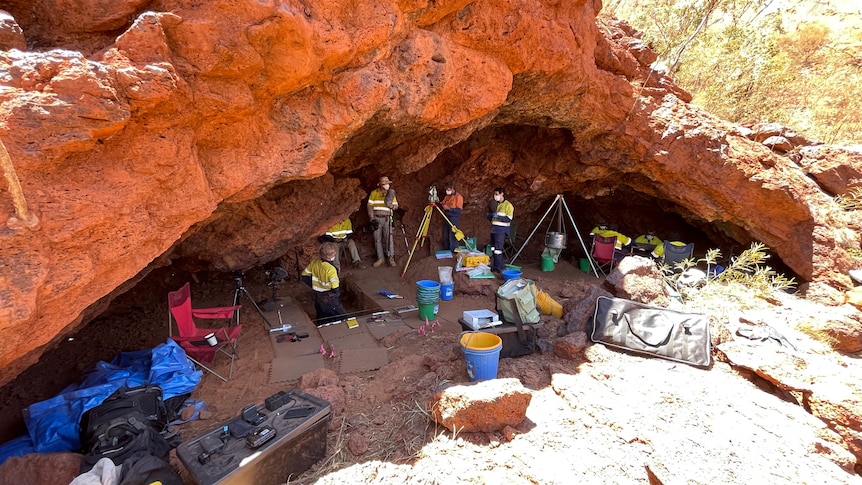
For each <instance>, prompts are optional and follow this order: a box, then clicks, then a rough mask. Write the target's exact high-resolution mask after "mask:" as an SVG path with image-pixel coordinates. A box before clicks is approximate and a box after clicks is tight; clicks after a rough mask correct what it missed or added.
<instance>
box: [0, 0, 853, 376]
mask: <svg viewBox="0 0 862 485" xmlns="http://www.w3.org/2000/svg"><path fill="white" fill-rule="evenodd" d="M4 8H6V9H7V11H8V12H9V13H10V14H11V15H12V17H13V18H14V19H15V21H16V22H17V26H18V27H20V30H21V31H22V32H23V37H24V39H25V40H26V45H27V46H28V48H29V49H30V50H20V48H21V47H23V46H22V45H21V43H20V38H16V36H15V31H16V26H15V25H14V24H10V23H9V21H8V20H4V22H3V24H2V25H0V30H2V32H3V35H4V39H7V40H5V41H4V45H5V46H6V47H15V49H11V50H4V51H0V72H2V73H3V76H2V77H0V84H2V89H0V120H2V124H0V140H2V143H3V144H4V145H5V148H6V149H7V150H8V153H9V156H10V159H11V168H9V167H7V168H5V169H4V171H5V172H6V175H7V177H6V178H4V182H2V183H0V188H2V189H3V190H2V191H0V193H2V194H13V192H14V185H15V184H16V183H17V182H14V180H16V179H17V180H18V181H20V185H21V190H20V192H21V194H22V195H23V201H22V200H15V198H14V197H9V196H6V197H0V223H3V227H2V229H0V240H2V242H0V330H2V331H3V333H4V335H5V336H6V338H4V339H3V341H2V342H0V368H2V369H3V370H2V372H0V383H5V382H8V381H9V380H10V379H11V378H12V377H14V376H15V375H17V374H18V373H19V372H20V371H21V370H22V369H23V368H25V367H26V366H28V365H30V364H32V363H34V362H35V361H36V360H37V359H38V356H39V355H40V354H41V352H43V351H44V350H45V349H47V348H49V347H50V346H51V345H52V344H53V343H55V342H57V341H58V339H60V338H61V337H62V336H63V335H65V334H67V333H68V332H71V331H72V330H74V329H75V328H76V326H78V325H79V324H81V322H86V321H87V320H88V319H89V318H92V316H93V315H96V314H98V313H99V312H101V311H102V310H103V309H104V308H105V307H106V306H107V304H108V303H110V300H111V299H112V298H113V297H114V296H116V295H117V294H119V293H122V292H123V291H126V290H127V289H128V288H129V287H130V286H131V285H134V283H135V282H136V281H138V280H139V279H140V278H142V277H143V276H144V275H146V274H147V273H148V272H149V271H150V270H152V269H153V268H154V267H157V266H161V265H166V264H170V263H171V261H173V260H176V259H177V258H186V259H189V260H197V261H200V262H201V263H202V264H204V265H207V266H209V267H212V268H215V269H220V270H238V269H239V270H244V269H248V268H251V267H254V266H256V265H259V264H262V263H266V262H269V261H273V260H276V259H278V258H279V257H282V256H284V255H285V254H286V253H287V254H290V253H293V251H292V250H302V249H305V248H307V247H309V246H310V245H311V242H312V241H313V236H315V235H316V234H318V233H320V232H322V230H323V229H324V228H326V227H328V226H329V225H330V224H332V223H334V222H336V221H338V220H340V219H342V218H343V217H345V216H347V215H350V214H351V213H353V212H354V211H356V210H357V209H360V208H361V207H362V203H363V202H362V198H363V197H364V196H365V194H366V193H367V192H368V191H369V190H370V188H371V187H372V186H373V183H374V181H375V180H376V179H377V177H378V176H379V175H382V174H386V175H388V176H390V177H392V178H393V179H395V181H396V183H395V187H396V189H397V190H398V191H399V201H400V202H401V204H402V206H403V207H405V208H407V210H408V212H407V213H408V214H409V219H407V220H415V222H418V220H419V219H420V213H421V210H420V208H421V207H424V206H425V204H426V203H427V192H426V190H425V189H426V187H427V186H428V185H430V184H432V183H437V182H439V181H440V180H441V179H443V178H455V179H457V180H458V181H459V184H460V186H461V187H462V193H463V194H464V195H465V216H464V218H462V225H463V226H464V228H465V229H468V230H472V232H480V231H481V232H482V233H484V232H485V231H487V229H486V228H487V225H486V224H487V223H486V222H485V221H484V220H483V219H482V218H481V214H482V213H483V212H484V206H485V204H486V202H487V200H489V199H490V194H491V191H492V190H493V187H495V186H498V185H503V184H505V185H506V186H507V188H508V190H509V194H510V195H509V199H510V200H512V201H513V203H514V204H515V206H516V207H517V212H516V214H522V215H526V214H529V213H531V212H535V211H537V210H539V209H540V208H543V207H545V206H546V205H547V203H548V201H549V200H550V199H551V198H552V194H556V193H565V194H572V195H574V196H576V197H577V198H578V199H579V200H580V201H581V202H582V206H581V208H582V209H583V210H584V211H585V212H584V213H585V214H589V213H590V212H589V211H595V212H602V211H605V212H606V213H610V214H614V215H616V216H617V217H618V218H619V219H620V223H621V225H624V224H628V225H629V226H630V227H632V228H633V230H634V229H639V228H640V227H639V225H640V224H643V219H644V218H643V211H642V210H641V208H642V207H649V208H651V209H653V210H654V209H655V208H659V209H660V211H661V212H662V213H664V214H674V215H675V216H676V217H677V218H678V219H679V220H681V221H684V223H685V224H687V225H688V226H690V227H693V228H696V229H697V230H699V231H701V232H703V233H704V234H705V235H706V237H708V238H713V239H715V240H718V239H723V240H726V241H733V242H736V243H738V244H739V245H742V246H745V245H747V244H748V243H749V242H751V241H762V242H764V243H765V244H766V245H767V246H769V247H770V248H771V250H772V251H774V252H775V253H776V254H777V255H778V257H780V259H781V260H782V261H783V263H784V264H786V265H787V266H788V267H789V268H791V269H792V271H793V272H795V273H796V274H797V275H798V276H799V277H800V278H801V279H802V280H803V281H806V282H810V284H808V285H806V286H807V288H806V289H807V290H808V291H810V292H811V294H814V295H825V296H826V297H830V295H832V296H834V297H836V298H837V296H836V295H833V294H832V293H830V291H831V290H827V289H824V288H832V289H833V290H834V291H833V293H834V292H838V295H840V290H844V289H847V288H848V287H850V286H851V282H850V280H849V278H848V277H847V276H846V274H847V270H848V269H850V265H851V259H850V257H849V256H848V254H847V253H846V249H848V248H857V249H858V248H859V244H860V240H859V239H860V238H859V230H860V228H859V226H858V224H859V223H858V221H853V220H852V219H851V218H850V217H849V215H848V213H845V212H842V211H841V210H840V209H839V208H838V207H836V205H835V204H834V202H833V200H832V195H834V194H835V193H836V192H835V190H840V189H842V188H844V187H849V186H850V185H851V184H854V183H856V182H854V181H858V180H859V176H858V175H859V173H860V170H862V168H860V161H859V157H858V155H847V160H848V164H847V165H846V166H849V167H850V168H847V169H845V168H843V167H845V165H844V164H842V165H841V166H840V167H839V166H831V165H830V163H831V162H830V160H832V159H833V157H832V156H831V155H823V156H822V157H821V156H819V155H818V156H812V158H811V160H812V161H811V163H807V162H799V163H800V164H801V165H802V166H805V167H806V168H805V169H804V170H800V165H797V163H796V162H793V161H792V160H791V159H790V158H785V157H782V156H778V155H776V154H774V153H773V152H772V151H770V150H769V149H768V148H767V147H765V146H764V145H763V144H761V143H759V142H757V141H754V140H751V139H749V138H748V135H750V134H751V132H752V131H751V130H750V129H747V128H743V127H738V126H734V125H731V124H728V123H726V122H724V121H722V120H720V119H717V118H715V117H713V116H711V115H709V114H708V113H705V112H703V111H701V110H699V109H697V108H696V107H694V106H691V105H689V104H687V102H688V101H689V100H690V96H689V95H688V93H685V91H683V90H681V89H679V88H678V87H676V86H674V85H673V83H672V82H671V81H670V80H669V79H668V78H666V77H664V76H662V75H660V74H659V75H657V73H654V72H653V73H651V75H648V73H650V70H649V63H650V62H651V61H652V60H653V59H654V58H655V57H654V56H655V55H654V53H652V52H651V51H650V50H649V49H648V48H646V47H645V46H644V45H643V43H642V42H641V41H640V40H638V39H637V38H636V36H635V35H636V34H635V33H634V32H633V31H632V30H631V29H630V28H628V27H627V26H626V25H625V24H622V23H615V22H612V21H606V20H602V21H597V20H596V15H597V14H598V10H599V9H600V2H595V1H590V0H578V1H572V2H536V1H527V0H525V1H523V2H519V3H517V4H509V3H500V2H492V1H474V2H469V1H466V0H451V1H450V0H447V1H435V2H423V1H419V2H387V1H384V2H372V3H361V4H356V3H344V2H333V1H322V2H314V5H310V4H307V3H305V4H303V3H288V4H284V3H282V2H272V3H271V2H256V1H245V0H241V1H234V2H194V1H187V0H173V1H171V0H165V1H157V2H149V1H141V0H126V1H120V2H108V3H106V2H101V1H96V0H89V1H80V2H74V4H71V3H69V2H64V1H59V0H37V1H30V0H27V1H25V0H12V1H10V2H7V3H6V4H5V6H4ZM10 33H11V36H9V35H7V34H10ZM9 39H11V40H9ZM784 136H785V138H787V134H786V132H785V133H784ZM787 139H788V140H790V141H791V142H793V139H792V138H787ZM812 150H814V149H812ZM820 150H824V149H822V148H821V149H820ZM830 150H836V151H837V152H842V153H843V152H844V151H846V150H844V151H842V149H839V148H831V149H830ZM803 153H807V152H803ZM821 153H822V152H821ZM818 157H820V158H818ZM13 172H14V173H13ZM827 181H828V182H827ZM827 184H828V186H829V187H830V188H828V189H826V190H824V188H823V187H825V186H826V185H827ZM615 193H616V194H617V195H620V194H622V195H632V194H634V195H635V196H636V197H621V199H622V200H625V201H626V202H625V203H627V204H631V205H629V206H627V207H628V210H621V208H620V206H619V205H617V206H615V207H613V209H612V210H613V212H608V211H610V210H611V209H609V208H608V207H609V205H608V204H607V201H609V200H619V199H618V198H614V197H613V196H614V194H615ZM635 199H637V200H640V201H642V203H641V204H637V203H636V202H632V200H635ZM22 202H23V203H22ZM24 204H26V205H24ZM361 214H362V211H360V218H361V217H363V216H361ZM585 217H589V216H588V215H587V216H585ZM653 217H654V218H655V219H653V221H651V222H655V221H661V218H662V217H663V216H662V215H653ZM516 218H517V215H516ZM31 220H33V221H36V222H37V223H36V224H35V225H33V224H30V223H29V221H31ZM22 221H26V222H28V223H27V224H22ZM355 222H359V223H362V222H363V221H362V220H361V219H360V220H358V221H355ZM412 229H414V228H413V227H408V233H409V230H412ZM659 229H661V228H659Z"/></svg>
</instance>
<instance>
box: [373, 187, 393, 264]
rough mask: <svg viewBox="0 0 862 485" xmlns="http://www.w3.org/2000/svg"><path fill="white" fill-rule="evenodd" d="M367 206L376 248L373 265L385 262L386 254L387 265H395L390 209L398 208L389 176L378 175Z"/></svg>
mask: <svg viewBox="0 0 862 485" xmlns="http://www.w3.org/2000/svg"><path fill="white" fill-rule="evenodd" d="M367 207H368V219H369V220H370V221H371V227H373V228H374V247H375V249H376V250H377V261H375V262H374V264H373V266H374V267H375V268H377V267H379V266H382V265H383V264H385V263H386V257H387V256H388V257H389V266H397V265H398V263H396V262H395V242H394V241H393V240H392V211H394V210H395V209H397V208H398V199H396V198H395V189H393V188H392V181H391V180H389V177H380V180H379V181H378V182H377V188H376V189H374V190H372V191H371V194H369V195H368V205H367ZM384 245H385V246H386V248H385V251H384Z"/></svg>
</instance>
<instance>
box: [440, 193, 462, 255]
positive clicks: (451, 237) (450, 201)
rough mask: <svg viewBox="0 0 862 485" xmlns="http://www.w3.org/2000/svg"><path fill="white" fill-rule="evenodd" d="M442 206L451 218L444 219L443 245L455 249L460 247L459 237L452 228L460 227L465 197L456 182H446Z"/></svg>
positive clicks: (451, 249) (445, 213)
mask: <svg viewBox="0 0 862 485" xmlns="http://www.w3.org/2000/svg"><path fill="white" fill-rule="evenodd" d="M440 207H441V208H442V209H443V214H444V215H445V216H446V218H447V219H449V222H446V221H445V220H444V221H443V246H444V247H445V248H446V249H448V250H449V251H454V250H455V248H457V247H458V239H457V238H456V237H455V233H454V232H453V231H452V229H453V227H458V222H459V221H460V220H461V211H462V210H464V197H463V196H462V195H461V194H459V193H458V192H457V191H456V190H455V182H447V183H446V197H443V202H441V203H440ZM449 223H451V225H450V224H449Z"/></svg>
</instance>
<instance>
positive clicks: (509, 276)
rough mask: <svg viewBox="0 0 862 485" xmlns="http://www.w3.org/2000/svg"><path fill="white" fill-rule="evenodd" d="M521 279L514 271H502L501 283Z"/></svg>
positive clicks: (518, 272) (517, 272)
mask: <svg viewBox="0 0 862 485" xmlns="http://www.w3.org/2000/svg"><path fill="white" fill-rule="evenodd" d="M520 277H521V272H520V271H518V270H516V269H504V270H503V281H509V280H514V279H517V278H520Z"/></svg>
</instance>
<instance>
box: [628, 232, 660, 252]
mask: <svg viewBox="0 0 862 485" xmlns="http://www.w3.org/2000/svg"><path fill="white" fill-rule="evenodd" d="M663 244H664V241H662V240H661V239H659V238H658V237H656V235H655V231H653V230H649V231H647V233H646V234H641V235H640V236H638V237H636V238H635V242H634V243H632V254H637V255H639V256H650V255H651V254H650V253H652V252H653V251H654V250H655V248H657V247H659V246H661V245H663Z"/></svg>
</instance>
